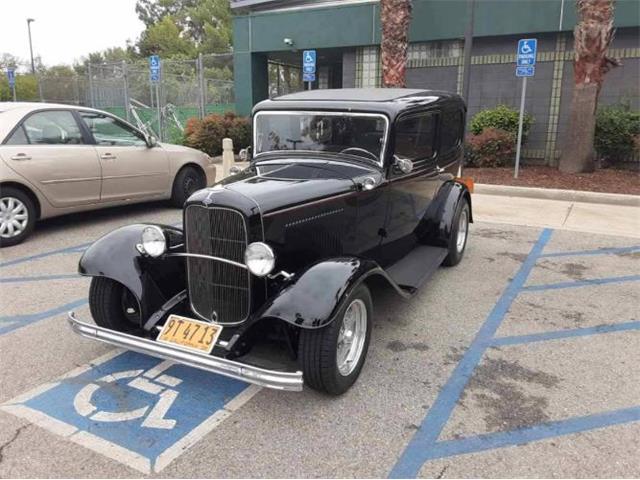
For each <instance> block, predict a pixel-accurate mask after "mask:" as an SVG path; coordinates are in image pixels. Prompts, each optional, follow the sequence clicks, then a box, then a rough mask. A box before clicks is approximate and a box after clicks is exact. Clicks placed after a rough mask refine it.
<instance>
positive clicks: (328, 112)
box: [253, 110, 390, 168]
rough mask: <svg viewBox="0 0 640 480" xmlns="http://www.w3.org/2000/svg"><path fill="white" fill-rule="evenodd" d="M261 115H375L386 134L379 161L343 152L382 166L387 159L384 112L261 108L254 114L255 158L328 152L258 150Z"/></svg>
mask: <svg viewBox="0 0 640 480" xmlns="http://www.w3.org/2000/svg"><path fill="white" fill-rule="evenodd" d="M261 115H299V116H302V115H310V116H313V115H328V116H340V117H369V118H371V117H375V118H381V119H382V120H383V121H384V135H383V138H382V148H381V149H380V157H379V159H378V161H377V162H376V161H374V160H373V159H371V158H367V157H362V156H360V155H352V154H343V155H349V156H351V157H358V158H359V159H363V160H366V161H367V162H369V163H374V164H376V165H378V166H379V167H380V168H383V167H384V160H385V154H386V153H387V142H388V140H389V124H390V122H389V117H387V116H386V115H384V114H383V113H370V112H345V111H340V110H260V111H259V112H256V113H255V115H254V116H253V151H254V155H253V157H254V158H257V157H259V156H260V155H267V154H274V153H276V154H277V153H278V152H296V153H300V152H303V153H312V154H316V155H317V154H319V153H327V152H323V151H322V150H269V151H266V152H260V153H258V152H257V148H256V147H257V145H258V128H257V126H258V117H259V116H261ZM331 153H334V154H336V155H339V152H331ZM372 153H373V152H372Z"/></svg>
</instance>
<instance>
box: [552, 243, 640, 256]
mask: <svg viewBox="0 0 640 480" xmlns="http://www.w3.org/2000/svg"><path fill="white" fill-rule="evenodd" d="M634 252H640V245H636V246H634V247H621V248H598V249H596V250H574V251H570V252H550V253H543V254H542V255H540V257H544V258H548V257H579V256H584V255H612V254H613V255H615V254H616V253H634Z"/></svg>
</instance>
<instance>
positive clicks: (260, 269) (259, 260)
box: [244, 242, 276, 277]
mask: <svg viewBox="0 0 640 480" xmlns="http://www.w3.org/2000/svg"><path fill="white" fill-rule="evenodd" d="M244 263H245V264H246V265H247V268H248V269H249V271H250V272H251V273H253V274H254V275H257V276H258V277H264V276H265V275H268V274H269V273H271V271H272V270H273V267H274V266H275V264H276V256H275V255H274V253H273V250H271V247H270V246H269V245H267V244H266V243H262V242H254V243H252V244H250V245H249V246H248V247H247V249H246V250H245V251H244Z"/></svg>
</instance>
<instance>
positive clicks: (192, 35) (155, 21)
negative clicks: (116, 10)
mask: <svg viewBox="0 0 640 480" xmlns="http://www.w3.org/2000/svg"><path fill="white" fill-rule="evenodd" d="M136 13H137V14H138V18H139V19H140V20H141V21H142V22H143V23H144V24H145V25H146V30H145V32H144V33H143V35H142V37H141V40H143V39H144V38H145V36H146V35H145V34H146V33H147V32H149V31H150V30H151V29H152V28H154V27H155V26H157V25H159V24H160V23H162V22H163V21H165V19H166V18H167V17H169V18H171V19H172V22H173V23H174V25H175V26H176V27H177V29H178V31H179V34H180V37H181V38H182V39H183V40H184V41H186V42H189V43H190V44H191V45H192V48H193V49H194V51H197V52H198V53H204V54H206V53H221V52H228V51H229V50H230V48H231V41H232V31H231V9H230V7H229V2H228V0H138V2H137V4H136ZM142 46H143V45H142V44H140V45H139V47H142ZM140 53H141V54H143V50H142V48H140ZM178 53H182V52H178ZM169 54H171V52H169Z"/></svg>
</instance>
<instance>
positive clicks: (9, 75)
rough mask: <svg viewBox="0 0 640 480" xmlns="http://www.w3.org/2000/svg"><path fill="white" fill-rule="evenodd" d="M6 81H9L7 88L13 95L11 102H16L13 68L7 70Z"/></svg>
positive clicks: (14, 72)
mask: <svg viewBox="0 0 640 480" xmlns="http://www.w3.org/2000/svg"><path fill="white" fill-rule="evenodd" d="M7 80H8V81H9V88H10V89H11V92H12V94H13V101H14V102H15V101H16V71H15V70H14V69H13V68H7Z"/></svg>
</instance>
